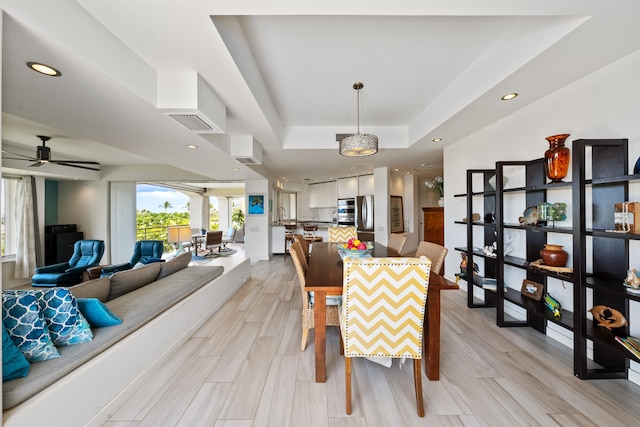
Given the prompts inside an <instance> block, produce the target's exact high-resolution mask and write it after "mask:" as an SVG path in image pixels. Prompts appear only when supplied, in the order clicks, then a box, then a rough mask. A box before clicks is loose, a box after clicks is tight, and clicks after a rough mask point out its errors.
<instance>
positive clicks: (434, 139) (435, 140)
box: [433, 138, 442, 142]
mask: <svg viewBox="0 0 640 427" xmlns="http://www.w3.org/2000/svg"><path fill="white" fill-rule="evenodd" d="M440 141H442V138H433V142H440Z"/></svg>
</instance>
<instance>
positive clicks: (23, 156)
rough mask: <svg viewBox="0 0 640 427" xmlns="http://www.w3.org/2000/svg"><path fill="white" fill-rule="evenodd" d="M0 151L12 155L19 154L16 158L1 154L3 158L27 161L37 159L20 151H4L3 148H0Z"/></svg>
mask: <svg viewBox="0 0 640 427" xmlns="http://www.w3.org/2000/svg"><path fill="white" fill-rule="evenodd" d="M2 152H3V153H6V154H11V155H12V156H20V157H19V158H18V157H5V156H2V157H3V158H4V159H11V160H29V161H31V162H35V161H36V160H38V159H36V158H35V157H31V156H25V155H24V154H20V153H12V152H11V151H5V150H2Z"/></svg>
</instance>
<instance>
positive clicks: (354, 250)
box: [338, 238, 373, 258]
mask: <svg viewBox="0 0 640 427" xmlns="http://www.w3.org/2000/svg"><path fill="white" fill-rule="evenodd" d="M371 249H373V245H372V244H371V243H367V242H361V241H360V240H358V239H353V238H352V239H349V240H348V241H347V243H340V244H338V252H339V253H340V256H341V257H343V258H344V257H345V256H350V257H356V258H358V257H363V256H365V255H367V254H368V253H369V252H371Z"/></svg>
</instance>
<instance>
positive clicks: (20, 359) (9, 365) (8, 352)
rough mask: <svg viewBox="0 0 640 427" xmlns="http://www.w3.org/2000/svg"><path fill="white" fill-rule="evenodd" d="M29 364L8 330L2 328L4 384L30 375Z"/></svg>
mask: <svg viewBox="0 0 640 427" xmlns="http://www.w3.org/2000/svg"><path fill="white" fill-rule="evenodd" d="M29 367H30V365H29V362H27V359H26V358H25V357H24V354H22V352H20V350H18V347H16V345H15V344H14V343H13V341H11V337H10V336H9V334H8V333H7V330H6V329H5V328H4V326H3V327H2V382H5V381H11V380H15V379H16V378H22V377H26V376H27V375H28V374H29Z"/></svg>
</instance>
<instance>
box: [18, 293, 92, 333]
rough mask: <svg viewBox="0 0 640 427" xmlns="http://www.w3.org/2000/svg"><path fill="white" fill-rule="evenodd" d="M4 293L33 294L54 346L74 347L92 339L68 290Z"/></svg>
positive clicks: (86, 323) (87, 325)
mask: <svg viewBox="0 0 640 427" xmlns="http://www.w3.org/2000/svg"><path fill="white" fill-rule="evenodd" d="M6 292H16V293H19V294H33V295H35V296H36V298H37V299H38V304H39V305H40V310H41V312H42V315H43V316H44V320H45V322H46V324H47V328H48V329H49V335H50V336H51V341H53V344H54V345H56V346H65V345H74V344H80V343H83V342H88V341H91V340H92V339H93V333H92V332H91V327H90V326H89V322H87V320H86V319H85V318H84V316H83V315H82V313H81V312H80V310H78V303H77V302H76V299H75V298H74V297H73V295H72V294H71V292H70V291H69V289H68V288H47V289H38V290H16V291H6Z"/></svg>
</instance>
